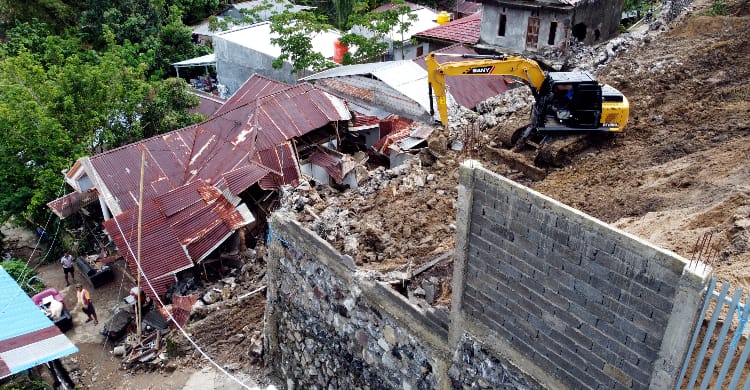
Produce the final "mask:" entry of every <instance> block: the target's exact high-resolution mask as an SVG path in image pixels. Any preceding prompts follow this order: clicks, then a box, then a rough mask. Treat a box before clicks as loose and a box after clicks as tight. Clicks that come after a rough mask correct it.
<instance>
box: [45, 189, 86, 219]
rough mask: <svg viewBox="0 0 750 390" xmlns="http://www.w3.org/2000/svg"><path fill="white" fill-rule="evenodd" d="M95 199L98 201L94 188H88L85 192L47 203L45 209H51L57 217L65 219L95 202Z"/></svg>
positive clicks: (73, 193)
mask: <svg viewBox="0 0 750 390" xmlns="http://www.w3.org/2000/svg"><path fill="white" fill-rule="evenodd" d="M97 199H99V194H98V193H97V192H96V188H90V189H88V190H86V191H85V192H71V193H70V194H67V195H65V196H63V197H61V198H57V199H55V200H53V201H52V202H49V203H47V207H49V208H50V209H52V211H54V212H55V214H57V216H58V217H60V218H67V217H69V216H71V215H73V214H74V213H76V212H78V210H80V209H81V208H83V207H86V206H88V205H90V204H91V203H94V202H96V200H97Z"/></svg>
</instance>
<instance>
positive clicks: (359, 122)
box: [349, 113, 380, 129]
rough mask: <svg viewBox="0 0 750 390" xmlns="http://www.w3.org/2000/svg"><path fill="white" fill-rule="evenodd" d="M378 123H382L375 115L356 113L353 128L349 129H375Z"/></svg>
mask: <svg viewBox="0 0 750 390" xmlns="http://www.w3.org/2000/svg"><path fill="white" fill-rule="evenodd" d="M378 123H380V119H378V117H376V116H374V115H364V114H359V113H355V115H354V118H353V120H352V124H351V126H349V128H350V129H352V128H356V127H374V126H377V125H378Z"/></svg>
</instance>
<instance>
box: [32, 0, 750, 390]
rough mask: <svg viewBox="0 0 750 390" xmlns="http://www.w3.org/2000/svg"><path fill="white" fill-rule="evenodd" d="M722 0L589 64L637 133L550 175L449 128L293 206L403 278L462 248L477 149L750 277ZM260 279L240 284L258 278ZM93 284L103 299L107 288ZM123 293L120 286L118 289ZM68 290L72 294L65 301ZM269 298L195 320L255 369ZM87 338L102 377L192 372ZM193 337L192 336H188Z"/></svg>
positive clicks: (749, 125) (746, 72) (745, 173)
mask: <svg viewBox="0 0 750 390" xmlns="http://www.w3.org/2000/svg"><path fill="white" fill-rule="evenodd" d="M711 3H712V2H711V1H709V0H696V1H695V2H694V4H693V10H692V11H691V12H688V13H687V14H685V15H682V16H681V17H679V18H678V19H677V20H675V21H673V22H671V23H670V24H669V25H662V26H661V28H660V30H664V31H660V30H657V31H648V32H643V33H638V34H633V36H630V37H623V41H625V42H624V43H623V42H622V41H621V42H620V45H619V46H618V47H619V49H618V50H616V56H614V55H609V56H608V57H607V58H606V61H605V63H603V65H601V66H598V65H592V63H589V64H587V65H585V66H583V67H584V68H587V69H590V70H594V71H595V73H596V75H597V77H598V78H599V80H600V81H602V82H607V83H610V84H612V85H613V86H615V87H616V88H617V89H619V90H620V91H622V92H623V93H624V94H625V95H626V96H627V97H628V99H629V100H630V104H631V115H630V122H629V125H628V127H627V129H626V133H625V134H623V135H621V136H617V137H615V138H614V139H610V140H607V141H606V142H603V143H601V144H600V145H598V146H597V147H595V148H591V149H589V150H586V151H584V152H583V153H581V154H579V155H577V156H576V157H575V158H574V159H573V160H572V161H571V162H570V164H568V165H567V166H566V167H564V168H552V169H549V172H548V174H547V176H546V177H545V178H544V179H542V180H539V181H533V180H531V179H529V178H527V177H525V176H524V175H522V174H520V173H519V172H517V171H514V170H513V169H511V168H509V167H508V166H506V165H504V164H503V163H501V162H500V161H499V160H498V159H497V158H496V156H495V154H494V153H491V152H489V151H488V150H489V149H488V148H487V147H488V146H494V141H493V140H494V135H493V134H483V135H480V136H478V137H477V138H476V140H477V142H476V144H468V145H467V147H466V148H464V150H462V151H454V150H451V149H450V148H448V145H447V144H446V139H447V138H448V135H447V134H444V133H443V132H442V131H440V130H438V131H436V132H435V133H434V135H433V137H432V139H431V140H430V148H429V150H430V152H429V153H423V154H421V155H420V158H418V159H417V160H415V161H414V162H413V163H412V164H410V166H406V167H403V168H397V169H393V170H385V169H382V168H381V169H377V170H373V171H371V178H370V179H369V180H367V181H366V182H364V183H362V185H361V187H360V188H359V189H358V190H353V191H348V192H342V193H339V192H337V191H335V190H331V189H327V188H317V189H312V188H309V187H301V188H299V189H296V190H294V191H292V192H290V193H287V194H285V195H286V196H285V197H284V199H283V207H284V209H286V210H287V211H291V212H294V213H296V214H297V218H298V219H299V220H300V221H301V222H303V223H304V224H305V225H306V226H308V227H309V228H310V229H312V230H313V231H316V232H317V233H318V234H319V235H320V236H321V237H323V238H324V239H326V240H328V241H329V242H331V243H332V244H333V245H334V247H335V248H336V249H338V250H339V251H341V252H342V253H345V254H348V255H351V256H352V257H353V258H354V259H355V262H356V263H357V264H358V265H360V266H361V267H362V268H367V269H373V270H378V271H380V272H381V273H382V274H383V275H384V276H383V277H382V278H383V279H386V280H392V279H394V278H395V279H397V278H398V275H401V276H403V275H406V274H408V273H409V272H410V271H411V270H414V269H416V268H418V267H419V265H421V264H424V263H427V262H429V261H430V260H432V259H434V258H436V257H437V256H439V255H441V254H443V253H446V252H448V251H450V250H452V249H453V247H454V245H455V241H454V238H455V215H456V208H455V206H456V198H457V184H458V171H457V167H458V164H459V163H460V161H462V160H464V159H466V158H474V159H478V160H480V161H482V163H483V164H484V165H485V166H486V167H487V168H490V169H492V170H495V171H496V172H498V173H500V174H503V175H506V176H508V177H510V178H512V179H514V180H517V181H519V182H520V183H522V184H524V185H527V186H530V187H531V188H533V189H535V190H537V191H540V192H542V193H544V194H546V195H548V196H551V197H553V198H555V199H558V200H560V201H561V202H563V203H565V204H568V205H570V206H572V207H575V208H577V209H580V210H582V211H583V212H586V213H588V214H590V215H592V216H594V217H596V218H599V219H601V220H603V221H604V222H607V223H610V224H612V225H614V226H616V227H619V228H621V229H623V230H624V231H627V232H629V233H632V234H635V235H637V236H640V237H642V238H644V239H647V240H649V241H651V242H653V243H654V244H656V245H659V246H661V247H664V248H666V249H669V250H672V251H674V252H676V253H678V254H680V255H682V256H685V257H687V258H691V257H692V256H693V253H694V251H695V246H696V243H697V242H698V241H699V240H700V239H701V238H702V237H704V236H705V235H706V234H711V242H710V245H707V246H709V247H710V248H711V249H712V251H711V252H710V253H709V256H704V258H703V259H702V260H704V261H706V262H709V263H710V264H711V266H713V267H714V272H715V274H716V275H717V276H718V278H719V279H720V280H723V281H728V282H730V283H732V285H734V286H745V287H750V252H749V251H748V245H750V233H748V230H747V229H748V227H749V226H750V184H748V183H750V167H749V166H750V165H749V164H748V162H750V158H749V157H748V156H750V133H749V132H748V130H749V129H750V92H748V91H750V85H749V84H750V66H748V65H747V58H750V42H748V41H749V40H750V2H749V1H747V0H734V1H727V2H726V3H727V6H728V9H729V12H730V15H728V16H702V15H704V14H705V12H706V11H705V10H707V9H708V7H709V5H710V4H711ZM599 49H600V50H602V51H604V48H599ZM613 53H614V52H613ZM519 109H521V108H519ZM525 115H526V112H524V117H525ZM503 120H505V121H507V124H508V126H517V125H518V121H519V119H518V116H517V115H514V114H513V113H508V115H507V117H506V118H504V119H503ZM49 267H50V268H49V270H47V269H46V268H45V267H43V268H41V269H40V271H41V273H42V275H43V277H45V278H50V280H51V281H52V282H53V285H57V286H60V287H62V286H61V284H60V280H61V279H62V273H61V272H58V269H57V267H56V266H49ZM55 275H57V276H55ZM451 275H452V263H451V261H450V260H445V261H442V262H440V263H438V265H437V266H435V267H434V268H433V269H431V270H428V271H426V272H424V273H423V274H421V275H420V276H419V277H418V279H417V280H415V281H413V282H412V283H411V285H412V286H411V287H410V288H415V287H416V286H419V285H421V282H422V281H424V280H427V279H429V278H432V279H433V280H434V279H435V278H437V279H439V281H440V282H439V286H440V288H439V291H438V294H437V297H436V303H437V304H438V305H440V306H443V307H449V302H450V277H451ZM257 283H258V281H253V286H255V287H257ZM248 286H250V284H248V285H247V286H243V288H241V289H240V290H238V291H249V290H248V289H252V288H251V287H248ZM245 287H247V288H245ZM253 288H254V287H253ZM238 294H241V293H238ZM93 295H94V300H95V302H96V300H97V297H98V296H99V293H98V292H97V291H95V292H94V293H93ZM119 295H120V293H119V292H118V293H114V292H113V293H112V296H113V297H114V298H113V299H114V300H117V299H120V296H119ZM69 299H70V297H69V296H68V294H66V302H67V301H68V300H69ZM72 299H74V297H73V298H72ZM102 304H103V305H106V304H105V303H104V302H102ZM263 305H264V304H263V299H262V296H258V297H257V298H253V299H249V300H247V301H244V302H243V303H241V304H239V303H238V304H226V305H223V306H222V309H220V310H217V311H216V312H212V313H206V314H205V315H204V316H203V317H202V318H201V319H196V320H194V321H193V323H192V325H190V327H189V331H190V332H191V334H192V335H193V336H194V337H195V339H196V340H197V341H198V343H199V344H200V345H202V346H205V348H206V351H207V352H208V353H209V355H211V356H213V357H215V358H216V359H217V360H218V361H220V362H221V364H225V365H232V366H231V367H230V368H235V369H238V370H248V369H251V370H252V367H254V365H255V364H256V363H257V362H256V360H255V357H253V356H252V354H249V353H248V350H249V349H250V347H251V345H250V344H252V343H251V342H250V341H251V340H252V339H253V338H255V337H257V332H258V331H259V330H260V329H261V327H262V316H263V310H264V307H263ZM97 307H99V306H97ZM104 308H105V306H102V310H101V311H100V320H102V321H104V320H105V316H104V314H103V312H104ZM79 314H80V313H79ZM76 321H77V326H76V328H74V330H73V331H72V332H73V333H72V335H73V338H74V341H76V338H77V337H78V336H77V335H78V333H79V332H80V333H81V337H83V335H85V334H87V333H90V332H89V330H87V328H84V325H81V321H80V316H78V317H77V318H76ZM91 329H93V326H92V327H91ZM238 334H241V335H242V337H239V336H237V335H238ZM70 335H71V334H69V336H70ZM78 342H81V343H82V344H79V347H80V348H81V351H82V353H81V354H79V355H80V356H81V358H80V359H79V360H78V361H77V364H79V365H80V366H81V367H80V370H81V371H82V372H90V373H93V371H90V370H93V369H94V368H97V367H100V368H105V369H106V372H107V373H108V374H105V373H104V372H102V370H101V369H99V370H98V372H99V373H98V374H97V375H98V377H97V378H99V380H103V381H114V382H109V383H108V386H106V387H107V388H146V387H149V386H150V387H151V388H162V387H159V386H161V384H164V383H169V384H168V385H167V386H166V387H172V388H174V387H180V386H182V385H183V384H184V382H182V383H179V380H178V379H176V378H179V377H182V375H180V376H176V377H175V375H170V374H169V373H160V372H152V373H146V374H144V373H141V374H139V375H140V376H139V377H140V378H143V380H144V381H145V382H138V383H136V382H134V381H136V379H129V378H131V377H130V376H129V375H128V374H127V373H125V372H123V373H122V375H118V371H117V368H116V367H117V364H116V363H115V362H113V361H112V358H111V355H110V353H109V350H110V349H109V348H102V346H101V344H100V343H99V341H96V342H94V341H85V340H78ZM181 346H182V347H183V349H184V350H185V351H188V350H189V346H188V345H187V344H185V343H184V342H183V343H181ZM183 359H184V360H181V362H182V363H181V364H183V366H182V367H185V369H189V370H191V371H192V370H194V369H195V368H193V367H204V366H206V365H207V364H206V363H205V361H203V360H202V359H200V358H198V357H197V355H195V354H192V355H189V356H187V357H185V358H183ZM163 375H168V376H169V378H173V377H175V378H173V379H169V380H173V381H174V382H165V381H166V379H164V378H163ZM115 376H118V377H120V376H121V377H122V378H123V379H115V378H114V377H115ZM85 377H86V378H83V377H82V378H81V383H82V384H83V385H84V386H86V387H89V386H90V387H92V388H104V387H99V386H98V385H96V384H95V383H97V382H95V381H96V380H97V379H94V377H93V374H92V375H85ZM139 380H140V379H139ZM113 383H114V384H113ZM147 383H151V385H147ZM156 383H160V385H156ZM142 385H143V387H142Z"/></svg>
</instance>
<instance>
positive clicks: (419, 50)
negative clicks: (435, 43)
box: [417, 46, 424, 57]
mask: <svg viewBox="0 0 750 390" xmlns="http://www.w3.org/2000/svg"><path fill="white" fill-rule="evenodd" d="M422 54H424V48H423V47H422V46H418V47H417V57H421V56H422Z"/></svg>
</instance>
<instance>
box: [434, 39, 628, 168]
mask: <svg viewBox="0 0 750 390" xmlns="http://www.w3.org/2000/svg"><path fill="white" fill-rule="evenodd" d="M437 55H440V56H453V57H462V58H470V59H471V60H469V61H455V62H450V61H449V62H443V63H438V62H437V59H436V56H437ZM425 59H426V62H427V80H428V82H429V90H430V113H431V114H432V115H434V112H435V110H434V108H433V107H432V95H433V93H434V96H435V102H436V103H437V111H438V113H439V114H440V121H441V122H442V124H443V126H445V128H446V130H447V129H448V104H447V101H446V95H447V90H446V89H447V88H446V80H445V78H446V76H491V75H498V76H510V77H513V78H515V79H518V80H520V81H522V82H524V83H525V84H526V85H528V86H529V88H530V89H531V93H532V94H533V95H534V100H535V103H534V106H533V108H532V112H531V120H530V124H529V126H527V127H524V128H519V129H510V132H508V131H506V130H508V129H503V131H502V132H501V136H502V139H500V141H501V142H502V143H503V144H505V145H507V146H509V147H511V148H512V149H514V150H519V149H520V147H522V146H524V145H525V144H529V145H533V146H535V147H536V148H537V155H536V157H535V158H534V161H541V162H544V163H548V164H551V165H560V163H561V162H563V161H565V160H567V154H570V153H575V152H576V150H581V149H582V148H583V147H585V145H586V142H583V140H584V138H587V136H588V135H589V134H595V133H619V132H622V131H623V129H624V128H625V125H626V124H627V122H628V115H629V112H630V107H629V103H628V99H627V98H626V97H625V96H624V95H623V94H622V93H620V92H619V91H618V90H616V89H615V88H612V87H611V86H609V85H606V84H600V83H599V82H598V81H597V80H596V79H595V78H594V77H593V76H592V75H591V74H589V73H588V72H549V73H547V72H544V71H543V70H542V68H541V67H540V66H539V64H538V63H537V62H536V61H534V60H531V59H528V58H524V57H520V56H493V55H472V54H435V53H430V54H428V55H427V57H426V58H425ZM521 134H522V135H521ZM574 138H575V139H577V140H579V141H581V142H578V141H576V142H568V141H570V140H573V139H574Z"/></svg>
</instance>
